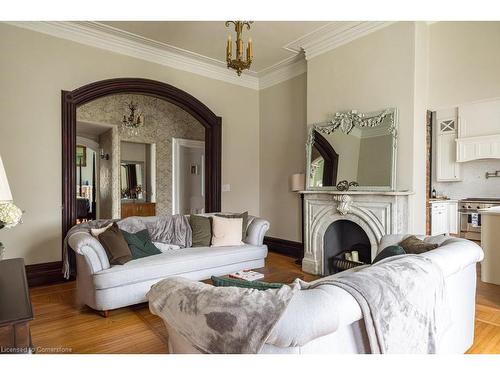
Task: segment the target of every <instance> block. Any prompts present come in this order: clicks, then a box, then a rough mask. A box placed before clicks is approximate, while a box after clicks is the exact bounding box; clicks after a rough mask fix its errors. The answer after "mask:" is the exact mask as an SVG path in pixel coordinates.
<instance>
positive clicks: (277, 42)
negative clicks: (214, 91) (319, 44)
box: [99, 21, 342, 72]
mask: <svg viewBox="0 0 500 375" xmlns="http://www.w3.org/2000/svg"><path fill="white" fill-rule="evenodd" d="M99 23H100V24H101V25H106V26H111V27H113V28H116V29H119V30H122V31H126V32H129V33H132V34H135V35H138V36H140V37H143V38H147V39H150V40H153V41H155V42H160V43H164V44H168V45H170V46H174V47H176V48H180V49H183V50H186V51H190V52H193V53H196V54H199V55H202V56H205V57H208V58H210V59H213V60H217V61H220V62H225V60H226V41H227V36H228V35H229V34H231V36H232V38H233V41H234V40H235V39H236V36H235V32H234V26H232V25H231V26H230V27H226V26H225V22H224V21H165V22H163V21H114V22H107V21H105V22H99ZM331 23H332V22H316V21H286V22H285V21H281V22H279V21H257V22H254V23H253V24H252V26H251V29H250V30H249V31H248V30H247V29H246V28H245V29H244V31H243V39H244V41H245V42H246V41H247V40H248V38H249V37H251V38H252V39H253V41H254V61H253V63H252V68H251V70H253V71H255V72H260V71H262V70H264V69H266V68H270V67H271V66H273V65H275V64H277V63H279V62H281V61H283V60H286V59H290V58H293V57H294V56H296V55H297V52H295V51H291V50H287V49H285V46H286V45H287V44H288V43H290V42H293V41H295V40H296V39H298V38H301V37H303V36H305V35H307V34H309V33H311V32H313V31H316V30H318V29H319V28H321V27H324V26H326V25H327V24H331ZM338 23H339V24H341V23H342V22H338Z"/></svg>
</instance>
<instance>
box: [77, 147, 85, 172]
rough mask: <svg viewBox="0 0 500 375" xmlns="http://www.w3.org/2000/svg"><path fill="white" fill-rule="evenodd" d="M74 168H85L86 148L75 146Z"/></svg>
mask: <svg viewBox="0 0 500 375" xmlns="http://www.w3.org/2000/svg"><path fill="white" fill-rule="evenodd" d="M76 166H77V167H86V166H87V147H85V146H82V145H76Z"/></svg>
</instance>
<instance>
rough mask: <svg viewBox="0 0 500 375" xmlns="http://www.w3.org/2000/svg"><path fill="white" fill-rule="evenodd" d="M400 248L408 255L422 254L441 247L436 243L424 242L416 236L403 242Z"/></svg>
mask: <svg viewBox="0 0 500 375" xmlns="http://www.w3.org/2000/svg"><path fill="white" fill-rule="evenodd" d="M399 246H401V247H402V248H403V249H405V251H406V253H407V254H422V253H425V252H426V251H429V250H434V249H435V248H437V247H438V246H439V245H438V244H436V243H428V242H424V241H422V240H419V239H418V238H417V237H415V236H410V237H408V238H405V239H404V240H403V241H401V242H400V243H399Z"/></svg>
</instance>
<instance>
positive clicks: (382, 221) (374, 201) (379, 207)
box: [301, 190, 412, 275]
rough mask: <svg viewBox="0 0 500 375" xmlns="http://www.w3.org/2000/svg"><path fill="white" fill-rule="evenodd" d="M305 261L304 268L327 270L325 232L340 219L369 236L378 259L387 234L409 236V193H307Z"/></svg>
mask: <svg viewBox="0 0 500 375" xmlns="http://www.w3.org/2000/svg"><path fill="white" fill-rule="evenodd" d="M301 193H302V194H303V195H304V259H303V260H302V269H303V270H304V271H305V272H308V273H312V274H315V275H324V274H326V271H325V268H324V261H325V259H324V253H325V249H324V246H325V240H324V238H325V233H326V231H327V229H328V227H329V226H330V225H331V224H332V223H333V222H335V221H338V220H350V221H352V222H354V223H356V224H358V225H359V226H360V227H361V228H362V229H363V230H364V231H365V233H366V234H367V236H368V238H369V240H370V246H371V259H372V260H373V258H375V255H376V253H377V249H378V244H379V242H380V239H381V238H382V236H383V235H385V234H395V233H406V232H407V225H408V195H410V194H412V193H410V192H407V191H380V192H377V191H370V192H368V191H335V190H328V191H320V190H314V191H303V192H301Z"/></svg>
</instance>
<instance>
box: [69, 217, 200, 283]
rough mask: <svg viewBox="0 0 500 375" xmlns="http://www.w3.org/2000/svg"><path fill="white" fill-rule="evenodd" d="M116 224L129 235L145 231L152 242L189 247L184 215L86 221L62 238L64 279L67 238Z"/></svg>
mask: <svg viewBox="0 0 500 375" xmlns="http://www.w3.org/2000/svg"><path fill="white" fill-rule="evenodd" d="M114 222H116V223H117V224H118V227H119V228H120V229H121V230H124V231H126V232H129V233H136V232H139V231H141V230H144V229H147V230H148V232H149V235H150V237H151V240H152V241H153V242H162V243H168V244H172V245H178V246H180V247H191V244H192V234H193V233H192V231H191V226H190V225H189V220H188V219H187V217H186V216H184V215H160V216H148V217H138V216H132V217H128V218H125V219H123V220H120V219H100V220H93V221H88V222H85V223H82V224H78V225H75V226H74V227H73V228H71V229H70V230H69V231H68V233H67V234H66V237H65V238H64V245H63V269H62V272H63V274H64V277H65V278H66V279H69V277H70V275H71V273H72V271H73V270H72V269H71V262H70V261H69V258H70V255H69V246H68V238H69V237H70V236H71V235H72V234H74V233H77V232H86V233H90V229H97V228H102V227H105V226H107V225H108V224H110V223H114Z"/></svg>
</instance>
